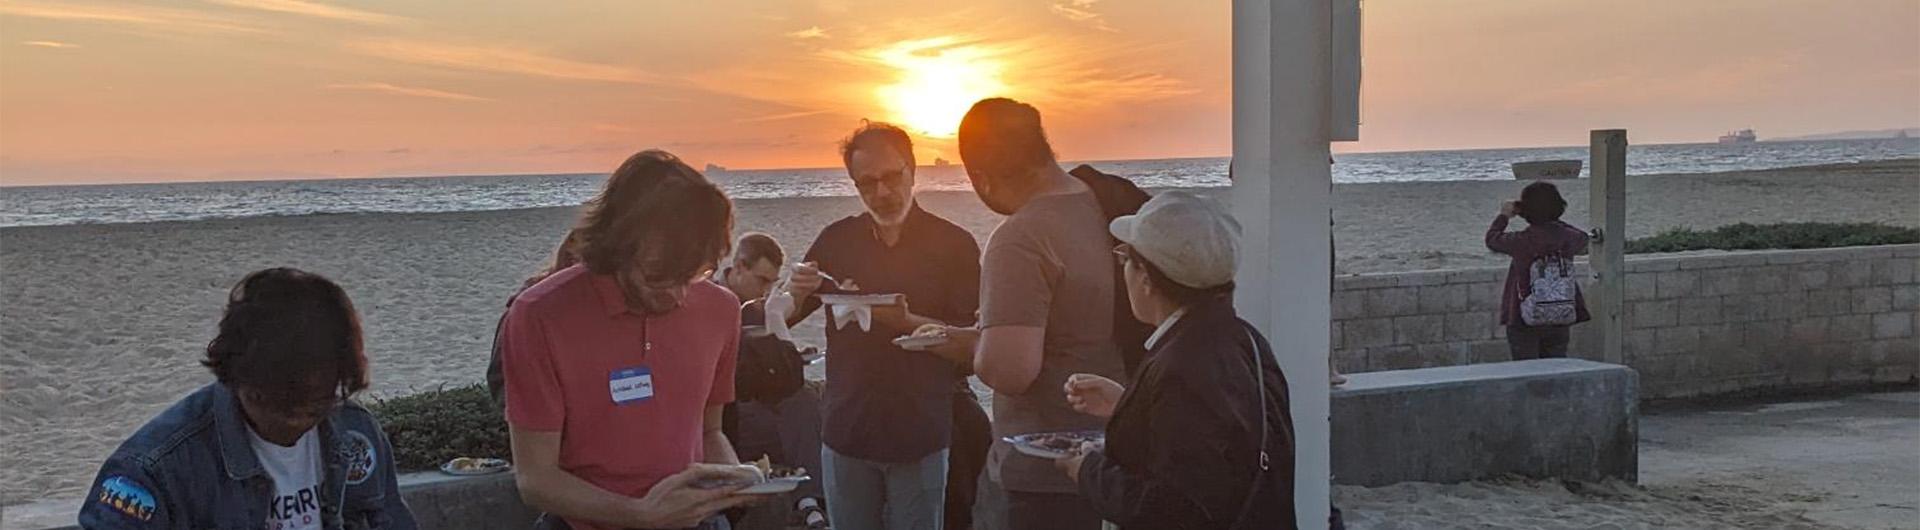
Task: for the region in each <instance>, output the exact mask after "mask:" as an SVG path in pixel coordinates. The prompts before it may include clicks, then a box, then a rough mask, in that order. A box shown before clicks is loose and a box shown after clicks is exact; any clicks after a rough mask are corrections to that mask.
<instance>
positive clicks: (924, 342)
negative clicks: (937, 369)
mask: <svg viewBox="0 0 1920 530" xmlns="http://www.w3.org/2000/svg"><path fill="white" fill-rule="evenodd" d="M947 340H948V339H947V336H946V335H905V336H901V337H898V338H895V339H893V345H894V346H899V347H901V348H902V349H905V350H908V351H925V350H926V349H928V348H932V347H935V346H939V345H941V344H946V343H947Z"/></svg>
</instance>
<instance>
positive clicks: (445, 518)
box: [0, 472, 792, 530]
mask: <svg viewBox="0 0 1920 530" xmlns="http://www.w3.org/2000/svg"><path fill="white" fill-rule="evenodd" d="M399 480H400V491H401V495H403V496H405V498H406V499H407V508H408V509H410V510H412V511H413V517H414V520H416V521H418V522H419V523H420V528H423V529H429V530H441V529H444V530H464V529H469V528H500V529H506V530H519V529H530V528H533V520H534V518H535V517H538V516H539V515H540V512H538V511H535V510H533V509H532V508H528V507H527V506H526V505H525V504H522V503H521V502H520V492H519V490H518V489H517V488H515V487H514V484H513V474H512V473H502V474H498V475H486V476H478V477H454V476H449V475H445V474H442V473H439V472H425V473H408V474H404V475H401V476H400V478H399ZM80 501H81V499H80V498H77V497H76V498H69V499H57V500H50V501H41V502H35V503H29V504H21V505H15V506H8V507H6V508H5V509H4V510H0V530H77V529H78V528H79V527H78V526H76V521H74V517H75V515H76V514H77V513H78V512H79V511H80ZM790 506H792V499H790V498H789V497H787V496H785V495H782V496H777V497H774V498H771V499H769V500H768V501H767V502H764V503H761V504H760V505H758V506H755V507H753V508H751V510H750V513H749V514H748V516H747V519H746V520H745V521H743V523H742V525H741V526H737V527H735V528H738V529H740V530H762V529H774V530H784V529H785V528H786V516H787V512H788V511H789V510H790V508H789V507H790Z"/></svg>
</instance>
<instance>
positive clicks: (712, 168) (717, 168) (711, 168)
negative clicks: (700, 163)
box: [706, 162, 727, 173]
mask: <svg viewBox="0 0 1920 530" xmlns="http://www.w3.org/2000/svg"><path fill="white" fill-rule="evenodd" d="M726 172H727V168H726V166H722V165H720V164H715V163H712V162H708V163H707V170H706V173H726Z"/></svg>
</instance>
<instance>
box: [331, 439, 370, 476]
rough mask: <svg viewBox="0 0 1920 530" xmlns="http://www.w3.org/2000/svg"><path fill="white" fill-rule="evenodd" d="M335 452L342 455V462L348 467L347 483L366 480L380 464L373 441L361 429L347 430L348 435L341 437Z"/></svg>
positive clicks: (339, 455)
mask: <svg viewBox="0 0 1920 530" xmlns="http://www.w3.org/2000/svg"><path fill="white" fill-rule="evenodd" d="M334 454H335V455H336V456H338V457H340V463H341V464H342V465H344V466H346V468H347V484H359V483H362V482H366V481H367V477H371V476H373V471H374V469H375V468H377V467H378V466H379V464H380V460H379V459H378V458H375V457H376V456H377V455H375V454H374V452H373V441H372V440H368V439H367V435H364V434H360V431H346V436H342V437H340V445H339V446H338V447H336V448H335V449H334Z"/></svg>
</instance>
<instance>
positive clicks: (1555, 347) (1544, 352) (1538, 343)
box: [1507, 324, 1573, 361]
mask: <svg viewBox="0 0 1920 530" xmlns="http://www.w3.org/2000/svg"><path fill="white" fill-rule="evenodd" d="M1572 341H1573V332H1572V328H1570V327H1568V326H1544V327H1533V326H1526V325H1519V324H1515V325H1509V326H1507V347H1508V348H1509V349H1510V350H1511V351H1512V352H1513V360H1516V361H1524V360H1528V359H1558V358H1561V357H1566V356H1567V343H1569V342H1572Z"/></svg>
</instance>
